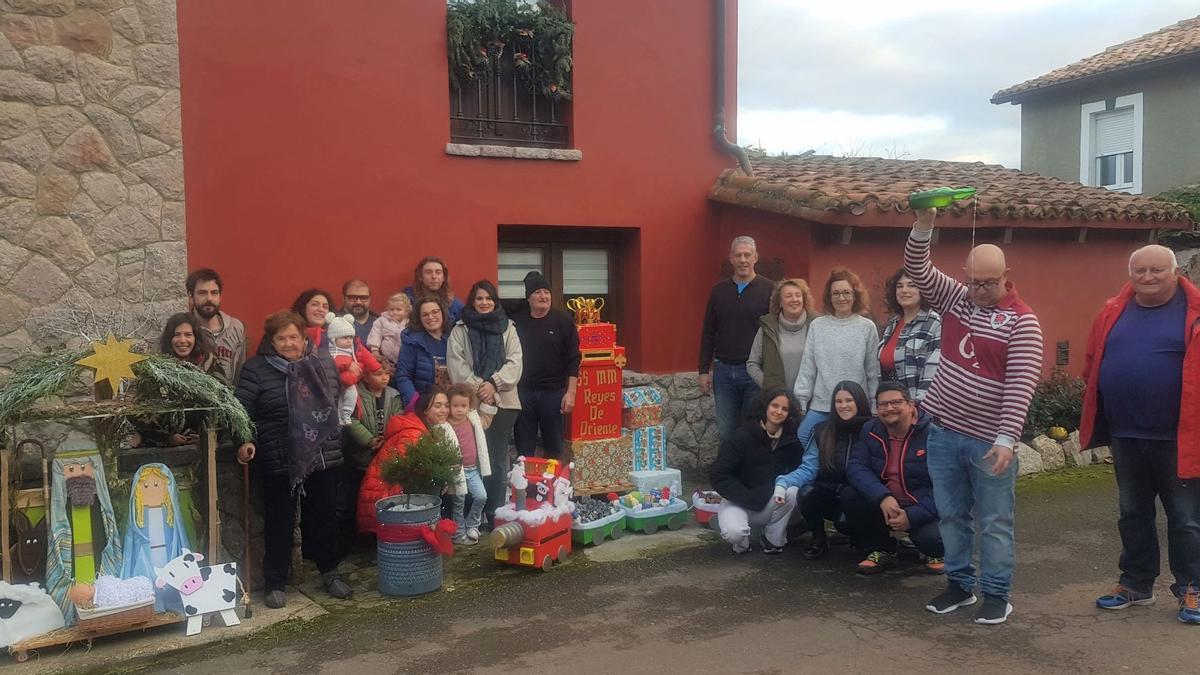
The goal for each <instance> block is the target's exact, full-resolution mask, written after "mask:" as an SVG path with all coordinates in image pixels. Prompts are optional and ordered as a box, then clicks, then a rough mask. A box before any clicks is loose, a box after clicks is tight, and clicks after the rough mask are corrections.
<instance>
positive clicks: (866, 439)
mask: <svg viewBox="0 0 1200 675" xmlns="http://www.w3.org/2000/svg"><path fill="white" fill-rule="evenodd" d="M932 421H933V418H932V417H930V416H929V415H927V414H925V413H921V414H920V416H919V417H918V418H917V423H916V424H915V425H914V426H913V427H912V428H911V429H909V431H908V437H907V438H905V439H904V446H903V448H902V449H901V451H900V452H901V457H902V461H901V463H900V485H901V486H902V487H903V488H904V491H905V493H906V494H907V495H908V496H909V497H910V498H912V499H913V500H914V501H915V503H914V504H912V505H910V506H906V507H904V512H905V513H906V514H908V523H909V527H910V529H916V528H918V527H920V526H922V525H924V524H925V523H928V522H930V521H932V520H937V517H938V512H937V505H936V504H935V503H934V501H933V481H931V480H930V478H929V468H928V466H927V464H926V460H928V459H929V424H930V422H932ZM889 452H891V447H890V446H889V445H888V431H887V427H886V426H884V424H883V422H881V421H880V420H879V418H878V417H876V418H873V419H872V420H871V421H870V422H867V423H866V424H865V425H863V429H862V433H861V434H859V437H858V441H857V442H856V443H855V444H854V447H853V448H852V449H851V450H850V460H849V461H848V462H847V463H846V478H847V480H848V481H849V482H850V484H851V485H853V486H854V489H856V490H858V491H859V492H860V493H861V494H862V495H863V496H864V497H866V498H867V500H868V501H870V502H872V503H876V504H877V503H879V502H882V501H883V500H884V498H886V497H890V496H892V492H891V490H889V489H888V486H887V483H886V482H885V481H884V478H883V471H884V467H886V466H887V456H888V453H889Z"/></svg>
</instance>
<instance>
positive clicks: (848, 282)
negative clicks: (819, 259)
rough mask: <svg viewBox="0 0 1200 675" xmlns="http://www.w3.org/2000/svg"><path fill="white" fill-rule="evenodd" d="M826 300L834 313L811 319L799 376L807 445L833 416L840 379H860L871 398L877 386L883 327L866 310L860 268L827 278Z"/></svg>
mask: <svg viewBox="0 0 1200 675" xmlns="http://www.w3.org/2000/svg"><path fill="white" fill-rule="evenodd" d="M823 300H824V302H825V307H827V308H831V310H832V313H830V314H828V315H826V316H820V317H817V318H816V319H814V320H813V322H812V324H810V325H809V327H808V335H807V336H806V337H805V343H804V357H803V358H802V359H801V361H800V372H799V374H798V375H797V376H796V386H795V393H796V401H797V403H798V404H799V406H800V409H801V410H807V413H806V414H805V416H804V421H803V422H801V423H800V428H799V430H798V431H797V434H798V435H799V436H800V442H801V443H803V444H804V447H805V448H808V445H809V443H811V442H812V436H813V431H814V430H815V429H816V427H817V425H818V424H820V423H821V422H824V421H825V420H826V419H828V418H829V402H830V401H831V400H833V390H834V387H836V386H837V383H838V382H841V381H842V380H850V381H852V382H857V383H858V384H860V385H862V388H863V389H864V390H865V391H866V392H867V398H868V400H871V399H873V398H874V393H875V390H876V389H877V388H878V387H879V351H878V347H879V330H878V329H877V328H876V326H875V322H874V321H872V320H871V319H869V318H868V317H867V316H866V314H867V313H868V312H869V311H870V309H869V308H870V297H869V296H868V295H867V289H866V287H864V286H863V284H862V281H861V280H860V279H859V278H858V275H857V274H855V273H854V272H851V271H850V270H848V269H846V268H844V267H836V268H834V269H833V270H832V271H831V272H830V273H829V278H828V279H827V280H826V281H825V294H824V297H823Z"/></svg>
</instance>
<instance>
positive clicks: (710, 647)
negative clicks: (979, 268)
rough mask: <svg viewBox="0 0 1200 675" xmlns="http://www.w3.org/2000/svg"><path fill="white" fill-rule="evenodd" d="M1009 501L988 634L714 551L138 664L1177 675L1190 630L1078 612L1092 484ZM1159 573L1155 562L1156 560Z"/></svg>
mask: <svg viewBox="0 0 1200 675" xmlns="http://www.w3.org/2000/svg"><path fill="white" fill-rule="evenodd" d="M1057 482H1058V481H1056V480H1051V481H1048V482H1038V483H1036V484H1033V485H1027V486H1025V487H1024V488H1023V489H1022V491H1021V495H1020V497H1019V500H1020V501H1019V507H1018V541H1019V551H1018V561H1019V562H1018V571H1017V591H1016V593H1015V594H1014V597H1013V604H1014V606H1015V608H1016V612H1015V613H1014V615H1013V616H1012V618H1011V619H1010V621H1009V623H1008V624H1006V625H1003V626H996V627H984V626H977V625H975V624H974V623H972V622H971V618H972V617H973V614H972V613H971V612H970V610H966V611H960V612H958V613H956V614H952V615H950V616H947V617H937V616H934V615H932V614H930V613H929V612H926V611H925V610H924V609H923V607H924V604H925V601H926V600H927V599H928V598H929V597H931V596H932V595H934V594H936V593H937V592H939V591H940V590H941V588H942V587H943V585H944V580H943V578H941V577H930V576H927V575H924V574H920V573H919V571H918V570H917V569H916V568H915V567H913V568H909V569H907V570H900V571H897V572H894V573H889V574H887V575H884V576H882V577H875V578H862V577H858V576H856V575H855V574H854V573H853V572H852V567H853V564H854V562H856V558H855V557H854V556H853V555H851V553H850V552H849V551H848V550H847V549H846V548H845V547H839V548H835V549H834V551H833V552H832V553H831V555H830V556H829V557H828V558H827V559H824V560H821V561H817V562H808V561H805V560H803V559H802V558H801V557H800V556H799V555H798V551H797V550H794V549H789V550H788V551H787V552H786V553H785V554H784V555H783V556H765V555H762V554H761V553H758V552H757V551H756V552H754V553H753V554H750V555H745V556H739V557H734V556H732V555H731V554H730V553H729V552H728V550H727V549H726V548H725V547H724V546H723V545H721V544H720V543H719V542H716V541H711V542H708V543H707V544H706V545H704V546H702V547H698V548H692V549H688V550H682V551H676V552H674V553H668V554H665V555H657V556H652V557H645V558H641V559H637V560H629V561H624V562H613V563H603V564H602V563H597V562H588V561H586V560H583V559H582V558H581V557H578V556H577V557H576V559H575V560H573V561H572V562H571V563H570V564H569V565H568V566H566V567H563V568H559V569H555V570H554V571H552V572H550V573H548V574H534V573H530V574H521V575H515V576H506V577H505V578H504V579H503V583H502V585H486V584H485V585H482V586H479V587H475V588H467V589H460V590H456V591H455V592H453V593H442V594H438V595H435V596H432V597H429V598H425V599H421V600H417V601H414V602H409V603H398V604H394V605H390V606H389V607H387V608H379V609H374V610H364V611H362V612H357V613H351V614H347V613H343V614H340V615H337V614H335V615H333V616H330V617H326V618H323V619H320V620H317V621H315V622H310V623H307V624H303V625H302V626H299V627H297V628H296V630H295V631H294V632H275V633H274V634H273V635H272V636H271V637H270V638H269V639H264V638H257V639H250V640H248V641H244V642H232V643H229V644H226V645H221V646H219V647H216V648H209V649H207V650H205V651H201V652H192V653H187V654H183V655H179V656H173V657H170V658H169V659H167V660H164V661H160V662H158V663H155V664H152V665H151V666H150V668H151V669H152V670H155V671H162V672H174V673H185V674H186V675H200V674H203V673H221V674H226V673H233V672H247V671H250V670H254V671H259V672H280V673H284V672H292V671H295V670H296V669H303V670H304V671H305V672H322V673H325V672H328V673H358V674H366V673H393V672H395V673H425V672H480V673H513V672H547V673H552V672H578V673H621V674H634V673H695V674H697V675H699V674H701V673H798V672H814V673H822V672H896V671H903V672H921V673H963V672H972V673H974V674H979V673H1001V672H1003V673H1024V672H1037V673H1067V672H1071V673H1076V672H1097V673H1112V672H1122V671H1129V672H1137V673H1151V672H1154V673H1188V672H1193V673H1194V672H1197V668H1198V667H1200V666H1198V664H1200V629H1197V628H1195V627H1189V626H1184V625H1182V624H1180V623H1178V622H1177V621H1176V620H1175V612H1174V610H1173V608H1174V602H1173V601H1170V600H1169V593H1168V591H1167V590H1166V589H1165V588H1164V587H1163V584H1162V583H1160V588H1159V594H1160V602H1159V604H1158V605H1156V606H1153V607H1148V608H1144V607H1143V608H1133V609H1129V610H1126V611H1124V612H1103V613H1102V612H1101V611H1100V610H1096V609H1094V607H1093V605H1092V601H1093V599H1094V597H1095V596H1096V595H1097V594H1098V593H1099V592H1102V591H1104V590H1106V589H1107V588H1108V587H1109V586H1110V585H1111V584H1112V582H1113V580H1114V578H1115V560H1116V555H1117V551H1118V546H1117V542H1116V530H1115V525H1114V518H1115V487H1114V486H1113V482H1112V476H1111V473H1110V472H1108V471H1107V470H1106V469H1102V470H1101V471H1095V470H1093V471H1092V472H1090V473H1089V474H1087V477H1086V478H1084V479H1082V480H1080V479H1079V478H1072V479H1068V480H1066V481H1065V482H1066V484H1055V483H1057ZM1164 566H1165V555H1164Z"/></svg>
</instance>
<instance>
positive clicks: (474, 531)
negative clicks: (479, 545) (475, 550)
mask: <svg viewBox="0 0 1200 675" xmlns="http://www.w3.org/2000/svg"><path fill="white" fill-rule="evenodd" d="M467 539H470V540H471V541H479V528H478V527H468V528H467Z"/></svg>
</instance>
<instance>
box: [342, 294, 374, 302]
mask: <svg viewBox="0 0 1200 675" xmlns="http://www.w3.org/2000/svg"><path fill="white" fill-rule="evenodd" d="M346 299H347V300H357V301H358V302H366V301H368V300H370V299H371V296H370V295H347V296H346Z"/></svg>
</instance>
